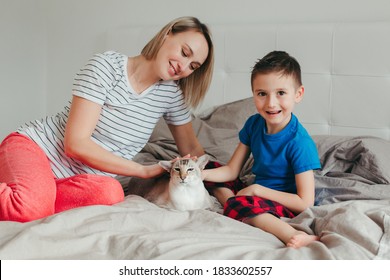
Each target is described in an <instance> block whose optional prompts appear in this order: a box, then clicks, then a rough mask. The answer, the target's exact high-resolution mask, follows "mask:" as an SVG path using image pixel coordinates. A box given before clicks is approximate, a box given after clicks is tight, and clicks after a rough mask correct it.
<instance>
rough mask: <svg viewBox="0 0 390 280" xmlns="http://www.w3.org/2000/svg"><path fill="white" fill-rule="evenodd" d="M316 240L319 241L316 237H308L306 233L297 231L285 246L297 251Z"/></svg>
mask: <svg viewBox="0 0 390 280" xmlns="http://www.w3.org/2000/svg"><path fill="white" fill-rule="evenodd" d="M318 240H320V238H319V237H318V236H316V235H309V234H307V233H306V232H303V231H297V233H296V234H295V235H294V236H292V237H291V239H290V240H289V242H287V244H286V246H287V247H292V248H296V249H297V248H300V247H303V246H306V245H308V244H310V243H312V242H314V241H318Z"/></svg>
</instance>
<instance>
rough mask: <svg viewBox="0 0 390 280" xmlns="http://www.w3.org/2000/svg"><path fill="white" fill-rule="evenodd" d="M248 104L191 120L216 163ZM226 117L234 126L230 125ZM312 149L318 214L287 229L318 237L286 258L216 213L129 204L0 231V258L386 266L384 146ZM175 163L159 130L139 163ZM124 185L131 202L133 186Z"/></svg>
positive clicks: (272, 242) (233, 141)
mask: <svg viewBox="0 0 390 280" xmlns="http://www.w3.org/2000/svg"><path fill="white" fill-rule="evenodd" d="M251 104H252V102H251V100H250V99H248V100H241V101H236V102H233V103H229V104H226V105H223V106H221V107H218V108H217V109H216V110H214V111H213V112H211V114H210V115H207V116H202V117H197V118H195V119H194V129H195V131H196V132H197V135H198V138H199V140H200V141H201V143H202V145H203V146H204V147H205V150H206V152H207V153H209V154H210V155H211V156H212V159H213V160H216V161H219V162H220V163H221V164H224V163H226V162H227V161H228V160H229V158H230V156H231V153H233V151H234V148H235V146H236V145H237V143H238V138H237V133H238V130H239V129H240V127H241V125H242V124H243V122H244V121H245V120H246V118H247V117H248V116H249V115H251V114H253V113H254V112H255V109H254V108H253V107H252V105H251ZM229 114H230V115H233V114H234V115H235V116H237V117H235V118H234V119H232V118H228V119H227V118H226V116H229ZM313 139H314V140H315V142H316V144H317V147H318V151H319V155H320V158H321V163H322V169H321V170H318V171H316V173H315V179H316V205H315V206H313V207H310V208H309V209H307V210H305V211H304V212H303V213H301V214H299V215H298V216H296V217H295V218H293V219H286V221H287V222H288V223H290V224H291V225H292V226H294V227H296V228H298V229H300V230H303V231H306V232H308V233H315V234H317V235H319V236H320V242H313V243H311V244H310V245H309V246H307V247H304V248H300V249H293V248H287V247H285V246H284V244H283V243H282V242H281V241H280V240H278V239H277V238H276V237H275V236H273V235H271V234H268V233H266V232H263V231H261V230H259V229H257V228H254V227H251V226H249V225H247V224H244V223H241V222H238V221H236V220H233V219H230V218H228V217H225V216H223V215H221V214H219V213H217V212H212V211H209V210H196V211H183V212H180V211H176V210H171V209H165V208H160V207H158V206H156V205H154V204H152V203H150V202H149V201H147V200H145V199H144V198H143V197H140V196H137V195H127V196H126V198H125V200H124V201H123V202H121V203H118V204H116V205H113V206H99V205H98V206H89V207H82V208H77V209H73V210H69V211H65V212H63V213H59V214H56V215H53V216H50V217H47V218H44V219H41V220H37V221H33V222H29V223H16V222H0V258H1V259H3V260H7V259H92V260H99V259H106V260H107V259H138V260H139V259H142V260H156V259H177V260H179V259H187V260H188V259H267V260H284V259H297V260H298V259H299V260H317V259H326V260H328V259H343V260H345V259H348V260H352V259H358V260H366V259H390V142H389V141H386V140H383V139H380V138H375V137H364V136H360V137H347V136H324V135H321V136H313ZM176 155H177V149H176V147H175V145H174V142H173V139H172V138H171V136H170V134H169V130H167V128H166V127H165V124H164V123H163V122H161V123H159V124H158V126H157V128H156V130H155V132H154V134H153V135H152V138H151V139H150V142H149V143H148V145H147V146H146V147H145V149H144V150H143V151H142V152H141V153H140V154H139V155H138V156H137V158H136V160H137V161H139V162H142V163H145V164H148V163H152V162H156V161H157V160H159V159H171V158H173V157H175V156H176ZM251 163H252V159H251V158H250V159H249V160H248V162H247V163H246V164H245V166H244V168H243V170H242V172H241V174H240V178H241V179H242V180H243V181H245V182H248V183H250V182H251V180H252V178H253V176H252V174H251V173H250V166H251ZM122 179H123V178H122ZM124 182H125V183H124V190H125V192H128V191H129V188H131V185H132V182H131V178H130V179H129V178H126V180H125V181H124ZM127 182H128V183H127Z"/></svg>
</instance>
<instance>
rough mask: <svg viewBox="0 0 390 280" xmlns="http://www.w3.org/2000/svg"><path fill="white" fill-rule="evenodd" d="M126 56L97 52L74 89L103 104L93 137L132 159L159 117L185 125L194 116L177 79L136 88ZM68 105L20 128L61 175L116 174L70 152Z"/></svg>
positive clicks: (74, 92) (120, 154)
mask: <svg viewBox="0 0 390 280" xmlns="http://www.w3.org/2000/svg"><path fill="white" fill-rule="evenodd" d="M127 60H128V57H127V56H125V55H123V54H120V53H117V52H113V51H109V52H105V53H103V54H97V55H95V56H93V57H92V58H91V59H90V60H89V61H88V63H87V64H86V65H85V66H84V68H82V69H81V70H80V71H79V73H77V75H76V77H75V79H74V83H73V90H72V92H73V95H76V96H79V97H82V98H85V99H88V100H90V101H93V102H96V103H98V104H100V105H102V112H101V116H100V118H99V121H98V123H97V125H96V128H95V130H94V132H93V133H92V140H93V141H95V142H96V143H98V144H99V145H101V146H102V147H104V148H105V149H106V150H108V151H110V152H112V153H114V154H115V155H118V156H120V157H123V158H126V159H129V160H131V159H132V158H133V157H134V156H135V155H136V154H137V153H138V152H139V151H140V150H141V149H142V148H143V147H144V146H145V144H146V143H147V141H148V140H149V138H150V135H151V134H152V131H153V129H154V127H155V125H156V123H157V122H158V120H159V119H160V117H164V119H165V121H166V122H167V123H168V124H173V125H181V124H186V123H188V122H190V121H191V114H190V112H189V109H188V108H187V106H186V104H185V101H184V96H183V94H182V91H181V90H180V88H179V86H178V85H177V84H176V82H174V81H159V82H158V83H156V84H154V85H152V86H151V87H149V88H148V89H147V90H145V91H144V92H142V93H140V94H137V93H135V91H134V90H133V89H132V87H131V85H130V83H129V81H128V76H127ZM69 108H70V105H68V106H66V107H65V108H64V110H63V111H62V112H60V113H58V114H57V115H55V116H52V117H46V118H44V119H41V120H36V121H33V122H30V123H27V124H25V125H23V126H21V127H20V128H19V129H18V132H19V133H22V134H24V135H26V136H28V137H29V138H31V139H32V140H33V141H34V142H36V143H37V144H38V145H39V146H40V147H41V148H42V149H43V151H44V152H45V153H46V155H47V157H48V158H49V160H50V163H51V168H52V170H53V173H54V175H55V176H56V177H57V178H65V177H70V176H73V175H76V174H83V173H92V174H103V175H109V176H115V174H110V173H105V172H102V171H99V170H96V169H93V168H91V167H89V166H87V165H85V164H83V163H82V162H80V161H78V160H74V159H72V158H69V157H67V156H66V155H65V153H64V134H65V125H66V122H67V119H68V115H69Z"/></svg>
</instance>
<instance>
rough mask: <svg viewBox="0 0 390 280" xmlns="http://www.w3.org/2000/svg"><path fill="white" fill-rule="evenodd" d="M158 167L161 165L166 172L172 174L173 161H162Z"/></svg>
mask: <svg viewBox="0 0 390 280" xmlns="http://www.w3.org/2000/svg"><path fill="white" fill-rule="evenodd" d="M158 165H160V166H161V167H162V168H164V169H165V170H166V171H168V172H170V171H171V168H172V161H170V160H161V161H159V162H158Z"/></svg>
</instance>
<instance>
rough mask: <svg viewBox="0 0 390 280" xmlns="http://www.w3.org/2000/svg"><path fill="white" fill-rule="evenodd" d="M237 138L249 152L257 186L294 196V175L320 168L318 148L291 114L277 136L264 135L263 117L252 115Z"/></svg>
mask: <svg viewBox="0 0 390 280" xmlns="http://www.w3.org/2000/svg"><path fill="white" fill-rule="evenodd" d="M239 137H240V141H241V143H243V144H244V145H246V146H249V147H250V149H251V152H252V155H253V159H254V163H253V167H252V172H253V173H254V174H255V175H256V178H255V183H256V184H259V185H262V186H265V187H268V188H271V189H274V190H279V191H284V192H289V193H296V192H297V188H296V184H295V174H299V173H302V172H305V171H308V170H314V169H319V168H321V164H320V160H319V156H318V151H317V147H316V145H315V143H314V141H313V139H312V138H311V137H310V135H309V134H308V133H307V131H306V129H305V128H304V127H303V126H302V125H301V124H300V123H299V121H298V119H297V117H296V116H295V115H294V114H292V117H291V120H290V122H289V123H288V125H287V126H286V127H285V128H284V129H283V130H282V131H280V132H278V133H276V134H267V127H266V122H265V120H264V118H263V117H262V116H260V115H259V114H255V115H253V116H251V117H250V118H249V119H248V120H247V121H246V123H245V125H244V127H243V128H242V129H241V131H240V133H239Z"/></svg>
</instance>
